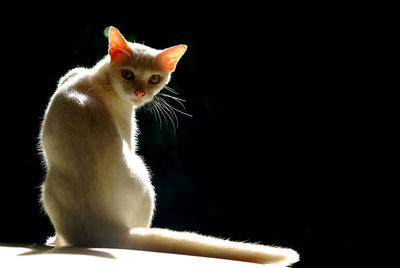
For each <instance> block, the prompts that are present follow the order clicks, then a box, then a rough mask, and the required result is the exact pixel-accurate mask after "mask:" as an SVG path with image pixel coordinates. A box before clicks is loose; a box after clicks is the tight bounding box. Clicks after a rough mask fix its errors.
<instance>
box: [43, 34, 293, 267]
mask: <svg viewBox="0 0 400 268" xmlns="http://www.w3.org/2000/svg"><path fill="white" fill-rule="evenodd" d="M108 37H109V49H108V54H107V55H106V56H105V57H104V58H103V59H101V60H100V61H99V62H98V63H96V64H95V66H93V67H92V68H90V69H86V68H76V69H73V70H71V71H69V72H68V73H67V74H66V75H65V76H63V77H62V78H61V79H60V80H59V82H58V87H57V90H56V91H55V93H54V94H53V96H52V97H51V99H50V102H49V105H48V106H47V108H46V111H45V115H44V120H43V122H42V125H41V130H40V137H39V138H40V144H39V146H40V149H41V152H42V155H43V160H44V163H45V166H46V171H47V172H46V178H45V180H44V182H43V184H42V193H41V203H42V206H43V208H44V210H45V212H46V214H47V215H48V216H49V218H50V221H51V223H52V224H53V226H54V228H55V231H56V234H55V236H54V237H52V238H49V239H48V241H47V243H48V244H49V245H53V246H56V247H63V246H81V247H109V248H122V249H138V250H151V251H157V252H169V253H180V254H188V255H198V256H206V257H216V258H226V259H232V260H241V261H249V262H256V263H263V264H280V265H289V264H292V263H295V262H296V261H297V260H298V258H299V257H298V254H297V252H295V251H294V250H292V249H287V248H278V247H272V246H264V245H258V244H251V243H242V242H232V241H229V240H224V239H219V238H214V237H209V236H204V235H200V234H196V233H192V232H177V231H172V230H168V229H158V228H150V226H151V222H152V218H153V214H154V209H155V196H156V195H155V191H154V188H153V186H152V183H151V179H150V172H149V170H148V168H147V167H146V165H145V163H144V161H143V160H142V158H141V157H140V156H138V155H137V154H136V151H137V141H136V136H137V133H138V132H137V131H138V130H137V124H136V119H135V110H136V109H137V108H139V107H142V106H143V105H145V104H146V103H149V102H151V101H152V100H153V99H154V98H155V96H156V95H157V94H158V93H159V92H160V91H161V90H162V89H163V88H164V87H165V86H166V85H167V84H168V82H169V81H170V78H171V74H172V73H173V72H174V70H175V68H176V65H177V63H178V61H179V60H180V59H181V57H182V56H183V55H184V53H185V51H186V49H187V46H186V45H177V46H173V47H170V48H167V49H164V50H157V49H153V48H150V47H148V46H145V45H142V44H139V43H131V42H128V41H126V39H125V38H124V37H123V35H122V34H121V33H120V32H119V31H118V30H117V29H116V28H114V27H110V28H109V32H108ZM160 94H161V93H160Z"/></svg>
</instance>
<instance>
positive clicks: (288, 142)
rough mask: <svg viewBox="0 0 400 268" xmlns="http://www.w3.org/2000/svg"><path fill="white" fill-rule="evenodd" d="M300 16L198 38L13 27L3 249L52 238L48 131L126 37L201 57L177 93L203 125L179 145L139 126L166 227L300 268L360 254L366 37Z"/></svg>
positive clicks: (6, 35)
mask: <svg viewBox="0 0 400 268" xmlns="http://www.w3.org/2000/svg"><path fill="white" fill-rule="evenodd" d="M272 13H273V12H272ZM292 14H293V13H292ZM292 14H285V12H282V13H280V15H279V16H278V15H276V16H274V17H268V18H265V20H263V18H260V20H251V21H249V20H245V19H244V17H243V16H244V15H245V14H238V15H237V16H234V17H232V18H230V20H226V19H222V18H221V19H220V18H218V17H217V18H214V20H213V23H208V24H204V23H202V22H201V21H199V23H200V26H199V27H197V28H189V27H184V25H183V24H184V23H182V22H181V23H177V22H175V21H174V22H172V21H165V22H164V24H160V25H158V26H156V27H147V28H145V27H142V26H140V24H139V23H136V22H137V21H136V20H135V19H134V18H132V20H121V19H117V20H113V19H110V18H109V19H105V18H104V17H101V18H97V19H96V20H93V19H92V20H89V19H88V20H87V21H85V22H82V23H77V22H75V23H68V24H62V23H59V24H55V23H52V21H47V22H44V23H37V22H35V23H32V24H30V23H29V21H28V22H26V23H24V24H13V25H10V26H6V27H3V30H2V68H3V71H2V85H1V88H2V94H1V98H2V105H1V116H2V118H1V125H2V131H1V133H2V147H1V149H2V155H3V158H2V160H1V166H2V168H3V170H4V171H6V172H4V173H3V175H2V176H1V177H2V183H1V194H0V198H1V202H0V205H1V215H2V216H1V227H2V228H1V229H0V242H2V243H5V242H18V243H43V242H44V241H45V239H46V238H47V237H48V236H50V235H52V233H53V230H52V227H51V224H50V223H49V220H48V219H47V217H46V215H45V214H44V212H42V211H41V209H40V205H39V202H38V197H39V192H40V191H39V186H40V184H41V181H42V179H43V177H44V174H45V169H44V167H43V165H42V164H41V158H40V155H39V153H38V150H37V137H38V134H39V126H40V123H41V119H42V116H43V114H44V110H45V108H46V105H47V103H48V100H49V98H50V96H51V95H52V94H53V92H54V90H55V88H56V84H57V81H58V79H59V78H60V77H61V76H62V75H64V74H65V73H66V72H67V71H68V70H69V69H72V68H74V67H78V66H83V67H91V66H93V65H94V64H95V63H96V61H98V60H100V59H101V58H102V57H103V56H104V55H105V54H106V53H107V45H108V41H107V38H106V37H105V35H104V33H103V31H104V29H105V28H106V27H107V26H109V25H113V26H115V27H117V28H118V29H119V30H120V31H121V32H122V33H123V34H124V35H125V37H126V38H127V39H128V40H130V41H133V40H135V42H140V43H144V44H146V45H148V46H151V47H154V48H159V49H161V48H166V47H169V46H173V45H177V44H186V45H188V50H187V52H186V54H185V55H184V56H183V58H182V60H181V61H180V62H179V64H178V67H177V70H176V72H175V73H174V74H173V77H172V81H171V83H170V86H171V87H173V88H174V89H175V90H176V91H178V92H179V95H178V97H181V98H184V99H186V100H187V101H186V103H185V105H186V108H187V112H188V113H190V114H192V115H193V117H187V116H184V115H179V114H178V117H179V128H178V129H177V130H176V133H174V130H173V128H172V126H171V124H170V123H169V124H168V125H167V123H166V122H165V121H163V122H162V127H161V129H160V124H159V122H158V121H156V120H155V118H154V115H152V114H150V113H148V112H147V113H146V112H145V111H144V110H139V111H138V114H137V118H138V121H139V127H140V129H141V135H140V136H139V154H140V155H142V156H143V158H144V159H145V161H146V163H147V164H148V166H149V168H150V169H151V171H152V173H153V184H154V185H155V188H156V192H157V211H156V214H155V218H154V222H153V226H156V227H163V228H171V229H176V230H190V231H197V232H199V233H203V234H207V235H214V236H218V237H229V238H231V239H233V240H246V241H252V242H261V243H264V244H271V245H278V246H285V247H291V248H293V249H295V250H297V251H298V252H299V253H300V256H301V262H300V263H298V264H296V265H295V267H317V265H318V264H320V263H321V262H322V261H326V258H327V257H326V255H331V254H332V252H335V254H338V253H340V254H344V255H341V256H342V257H343V256H345V252H350V251H352V250H353V249H354V248H356V247H357V243H358V240H357V237H356V235H355V233H357V232H358V230H359V228H360V225H361V224H360V217H361V211H363V210H364V206H365V205H364V204H363V202H362V199H361V197H360V195H359V193H360V192H362V190H361V189H362V183H361V180H362V179H363V176H362V175H360V173H361V172H360V171H361V170H363V169H364V166H363V155H364V154H365V153H366V151H367V150H368V149H366V148H365V146H364V144H365V143H366V137H365V136H364V135H363V133H362V132H361V131H360V125H361V124H363V122H364V121H365V120H366V115H365V114H364V113H363V111H362V110H361V109H359V106H358V102H357V99H356V98H355V96H356V95H357V92H356V87H355V84H354V81H353V80H352V76H353V75H354V73H355V69H353V68H352V66H353V64H354V62H353V61H354V58H353V57H354V51H355V48H354V47H352V40H353V35H352V33H351V31H349V32H346V33H337V32H336V30H335V27H336V26H335V23H333V24H331V23H327V24H326V23H322V21H323V19H322V18H315V17H314V18H313V19H309V18H307V16H301V15H297V16H292ZM203 15H204V17H207V14H203ZM204 17H203V18H204ZM322 17H323V16H322ZM253 19H254V18H253ZM243 21H246V25H244V24H243V23H242V22H243ZM208 22H209V21H208ZM168 23H169V24H170V25H168V26H166V25H165V24H168ZM166 93H167V92H166ZM176 107H179V105H178V104H176ZM337 251H339V252H337ZM331 261H332V260H331Z"/></svg>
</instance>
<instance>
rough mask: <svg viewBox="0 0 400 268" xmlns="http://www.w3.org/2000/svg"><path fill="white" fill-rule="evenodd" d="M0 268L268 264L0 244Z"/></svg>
mask: <svg viewBox="0 0 400 268" xmlns="http://www.w3.org/2000/svg"><path fill="white" fill-rule="evenodd" d="M0 267H1V268H8V267H42V268H46V267H51V268H58V267H74V268H75V267H76V268H81V267H96V268H97V267H113V268H114V267H115V268H119V267H130V268H141V267H146V268H153V267H174V268H183V267H184V268H192V267H208V268H213V267H218V268H219V267H222V268H223V267H229V268H231V267H232V268H236V267H241V268H245V267H248V268H252V267H253V268H256V267H260V268H261V267H269V265H259V264H253V263H246V262H239V261H230V260H223V259H214V258H204V257H197V256H186V255H178V254H166V253H158V252H148V251H139V250H126V249H108V248H76V247H66V248H57V249H55V248H52V247H47V246H43V245H23V244H0ZM270 267H276V266H272V265H271V266H270Z"/></svg>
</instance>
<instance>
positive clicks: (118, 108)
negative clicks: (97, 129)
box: [92, 57, 136, 149]
mask: <svg viewBox="0 0 400 268" xmlns="http://www.w3.org/2000/svg"><path fill="white" fill-rule="evenodd" d="M92 70H93V72H94V74H95V78H94V83H95V87H96V88H97V89H98V90H99V94H100V96H101V97H102V99H103V101H104V104H105V105H106V107H107V109H108V112H109V113H110V115H111V116H112V118H113V119H114V122H115V124H116V126H117V128H118V130H119V133H120V135H121V137H122V139H123V140H124V141H125V142H126V143H127V144H128V145H129V147H130V148H131V149H134V147H135V143H136V141H135V137H136V135H135V131H136V120H135V107H134V106H133V105H132V103H129V102H127V101H126V100H123V99H122V98H120V97H119V96H118V94H117V93H116V92H115V90H113V88H112V86H111V83H110V79H109V59H108V57H106V58H104V59H103V60H101V61H100V62H98V63H97V64H96V65H95V66H94V67H93V69H92Z"/></svg>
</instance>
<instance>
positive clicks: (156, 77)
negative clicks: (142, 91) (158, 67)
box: [149, 74, 161, 85]
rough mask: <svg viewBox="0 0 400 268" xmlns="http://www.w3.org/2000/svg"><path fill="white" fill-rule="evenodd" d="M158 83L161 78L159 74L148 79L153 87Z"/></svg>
mask: <svg viewBox="0 0 400 268" xmlns="http://www.w3.org/2000/svg"><path fill="white" fill-rule="evenodd" d="M160 81H161V76H160V75H159V74H153V75H152V76H150V78H149V82H150V83H151V84H154V85H155V84H158V83H160Z"/></svg>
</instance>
